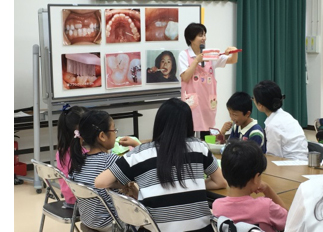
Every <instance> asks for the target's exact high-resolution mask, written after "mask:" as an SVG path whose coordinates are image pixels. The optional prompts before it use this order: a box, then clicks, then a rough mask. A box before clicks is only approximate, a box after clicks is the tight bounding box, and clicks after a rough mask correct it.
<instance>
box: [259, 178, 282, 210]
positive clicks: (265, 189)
mask: <svg viewBox="0 0 323 232" xmlns="http://www.w3.org/2000/svg"><path fill="white" fill-rule="evenodd" d="M260 192H261V193H263V194H264V195H265V197H268V198H270V199H272V200H273V202H275V203H276V204H278V205H280V206H281V207H283V208H284V209H286V210H287V211H288V208H287V207H286V205H285V203H284V202H283V200H282V199H281V198H280V197H279V196H278V195H277V194H276V193H275V192H274V190H273V189H272V188H271V187H270V186H269V185H268V184H267V183H266V182H264V181H261V183H260V186H259V188H258V189H257V191H256V193H260Z"/></svg>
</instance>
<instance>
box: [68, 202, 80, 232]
mask: <svg viewBox="0 0 323 232" xmlns="http://www.w3.org/2000/svg"><path fill="white" fill-rule="evenodd" d="M77 210H78V209H77V202H75V203H74V209H73V216H72V222H71V230H70V232H74V228H76V230H77V231H78V232H79V229H78V228H77V226H76V225H75V219H76V212H77Z"/></svg>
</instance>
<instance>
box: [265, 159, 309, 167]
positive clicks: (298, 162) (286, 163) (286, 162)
mask: <svg viewBox="0 0 323 232" xmlns="http://www.w3.org/2000/svg"><path fill="white" fill-rule="evenodd" d="M271 162H273V163H274V164H276V165H277V166H295V165H308V161H306V160H280V161H271Z"/></svg>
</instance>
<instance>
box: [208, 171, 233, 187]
mask: <svg viewBox="0 0 323 232" xmlns="http://www.w3.org/2000/svg"><path fill="white" fill-rule="evenodd" d="M227 186H228V184H227V181H226V180H225V179H224V177H223V175H222V170H221V168H218V169H217V170H216V171H215V172H213V173H212V174H211V175H210V176H209V177H208V178H207V179H206V180H205V187H206V189H221V188H226V187H227Z"/></svg>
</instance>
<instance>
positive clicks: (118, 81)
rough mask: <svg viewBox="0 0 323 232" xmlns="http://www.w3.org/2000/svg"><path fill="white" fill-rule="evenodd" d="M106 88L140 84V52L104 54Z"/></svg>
mask: <svg viewBox="0 0 323 232" xmlns="http://www.w3.org/2000/svg"><path fill="white" fill-rule="evenodd" d="M105 64H106V72H107V73H106V82H107V88H118V87H126V86H138V85H141V61H140V52H129V53H113V54H112V53H111V54H106V57H105Z"/></svg>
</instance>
